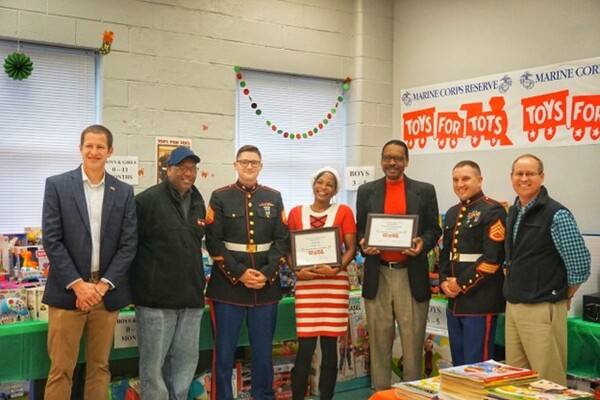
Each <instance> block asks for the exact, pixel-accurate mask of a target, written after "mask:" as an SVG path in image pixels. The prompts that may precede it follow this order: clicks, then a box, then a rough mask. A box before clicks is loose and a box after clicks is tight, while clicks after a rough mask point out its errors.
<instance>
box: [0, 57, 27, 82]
mask: <svg viewBox="0 0 600 400" xmlns="http://www.w3.org/2000/svg"><path fill="white" fill-rule="evenodd" d="M32 71H33V62H32V61H31V58H29V56H28V55H26V54H24V53H20V52H16V53H12V54H10V55H9V56H8V57H6V58H5V59H4V72H6V74H7V75H8V76H10V77H11V78H13V79H14V80H19V81H22V80H23V79H27V78H29V75H31V73H32Z"/></svg>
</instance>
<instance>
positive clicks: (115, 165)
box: [106, 156, 138, 185]
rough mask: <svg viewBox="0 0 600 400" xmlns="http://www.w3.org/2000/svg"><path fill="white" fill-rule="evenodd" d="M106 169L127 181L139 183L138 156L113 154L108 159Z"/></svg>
mask: <svg viewBox="0 0 600 400" xmlns="http://www.w3.org/2000/svg"><path fill="white" fill-rule="evenodd" d="M106 171H107V172H108V173H109V174H111V175H112V176H114V177H115V178H117V179H119V180H121V181H123V182H125V183H128V184H130V185H137V184H138V158H137V156H112V157H111V158H109V159H108V160H106Z"/></svg>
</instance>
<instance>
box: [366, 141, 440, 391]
mask: <svg viewBox="0 0 600 400" xmlns="http://www.w3.org/2000/svg"><path fill="white" fill-rule="evenodd" d="M407 166H408V147H407V146H406V144H405V143H404V142H402V141H400V140H391V141H389V142H387V143H386V144H385V145H384V146H383V150H382V152H381V168H382V169H383V172H384V173H385V177H384V178H381V179H379V180H376V181H373V182H369V183H365V184H364V185H361V186H360V187H359V189H358V196H357V201H356V220H357V227H358V240H359V244H360V245H361V249H362V252H363V254H364V255H365V270H364V282H363V297H364V299H365V311H366V314H367V326H368V331H369V337H370V343H371V349H370V350H371V382H372V384H373V386H374V388H375V390H383V389H388V388H389V387H390V386H391V366H392V360H391V355H392V344H393V340H394V319H395V320H396V322H397V323H398V328H399V330H400V341H401V343H402V358H403V379H404V380H405V381H411V380H417V379H421V378H422V373H421V371H422V357H423V343H424V340H425V324H426V321H427V312H428V309H429V299H430V298H431V291H430V285H429V268H428V262H427V253H428V252H429V250H431V249H432V248H433V247H434V246H435V245H436V243H437V241H438V239H439V237H440V235H441V232H442V231H441V228H440V225H439V215H438V214H439V213H438V205H437V198H436V194H435V188H434V187H433V186H432V185H431V184H428V183H424V182H418V181H414V180H412V179H409V178H407V177H406V176H405V175H404V169H405V168H406V167H407ZM369 214H400V215H417V216H418V227H417V232H416V237H415V238H414V239H413V247H411V248H409V249H406V250H402V251H389V250H388V251H382V250H379V249H378V248H376V247H374V246H367V245H366V243H365V233H366V227H367V220H368V215H369Z"/></svg>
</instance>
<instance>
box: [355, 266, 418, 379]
mask: <svg viewBox="0 0 600 400" xmlns="http://www.w3.org/2000/svg"><path fill="white" fill-rule="evenodd" d="M379 268H380V269H379V288H378V289H377V295H376V296H375V298H374V299H372V300H367V299H365V311H366V314H367V330H368V332H369V347H370V352H371V383H372V385H373V387H374V388H375V390H385V389H389V388H390V386H391V372H392V369H391V368H392V346H393V344H394V336H395V329H394V327H395V326H394V319H395V321H396V322H397V324H398V328H399V330H400V341H401V343H402V365H403V380H404V381H413V380H417V379H421V378H423V372H422V371H423V342H424V340H425V325H426V323H427V312H428V311H429V302H428V301H424V302H421V303H418V302H416V301H415V299H414V298H413V297H412V292H411V290H410V286H409V283H408V269H389V268H386V267H379ZM394 317H395V318H394Z"/></svg>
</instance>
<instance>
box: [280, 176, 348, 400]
mask: <svg viewBox="0 0 600 400" xmlns="http://www.w3.org/2000/svg"><path fill="white" fill-rule="evenodd" d="M340 185H341V179H340V176H339V174H338V172H337V171H336V170H335V169H333V168H331V167H325V168H322V169H320V170H318V171H317V172H316V173H315V174H314V175H313V180H312V189H313V194H314V201H313V203H312V204H311V205H303V206H296V207H294V208H293V209H292V210H291V211H290V215H289V217H288V226H289V228H290V230H292V231H294V230H306V229H317V228H327V227H337V228H338V229H339V231H340V239H341V241H342V243H343V246H342V249H343V251H344V252H343V255H342V265H341V267H332V266H330V265H315V266H314V267H305V268H302V269H301V270H299V271H297V272H296V277H297V281H296V332H297V334H298V342H299V347H298V354H297V356H296V363H295V365H294V368H293V369H292V393H293V397H292V398H293V400H302V399H304V396H305V394H306V391H307V386H308V377H309V373H310V364H311V359H312V355H313V353H314V351H315V348H316V345H317V339H319V338H320V346H321V352H322V361H321V373H320V378H319V392H320V398H321V399H322V400H329V399H331V398H333V393H334V390H335V383H336V379H337V361H338V351H337V341H338V338H339V337H340V336H345V335H346V330H347V329H348V295H349V284H348V274H347V272H346V267H347V266H348V264H350V262H351V261H352V260H353V259H354V255H355V252H356V223H355V220H354V214H353V213H352V210H351V209H350V208H349V207H348V206H346V205H344V204H332V203H331V198H332V197H333V196H335V195H336V194H337V193H338V191H339V189H340Z"/></svg>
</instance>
